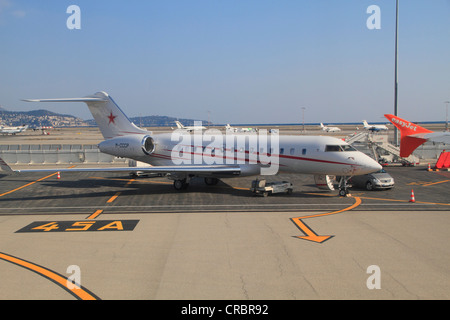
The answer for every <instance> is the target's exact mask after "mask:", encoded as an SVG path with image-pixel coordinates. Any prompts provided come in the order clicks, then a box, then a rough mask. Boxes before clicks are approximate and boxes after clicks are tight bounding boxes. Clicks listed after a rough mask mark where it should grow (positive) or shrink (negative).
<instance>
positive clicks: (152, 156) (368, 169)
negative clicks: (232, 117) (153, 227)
mask: <svg viewBox="0 0 450 320" xmlns="http://www.w3.org/2000/svg"><path fill="white" fill-rule="evenodd" d="M25 101H29V102H84V103H86V104H87V106H88V107H89V109H90V111H91V113H92V115H93V117H94V119H95V121H96V122H97V124H98V126H99V129H100V131H101V133H102V135H103V137H104V139H105V140H104V141H103V142H101V143H100V144H99V145H98V146H99V149H100V151H101V152H104V153H107V154H110V155H113V156H117V157H125V158H130V159H133V160H136V161H139V162H144V163H148V164H150V165H151V166H150V167H133V168H129V167H126V168H91V169H88V168H74V169H33V170H16V171H13V170H11V168H10V167H9V166H8V165H7V164H6V163H5V162H4V161H3V160H1V159H0V166H1V168H2V169H3V170H4V171H7V173H13V172H19V173H20V172H21V173H26V172H44V171H47V172H49V171H50V172H55V171H59V172H89V171H91V172H97V171H102V172H131V171H141V172H144V173H160V174H164V175H166V176H167V177H168V178H170V179H172V180H173V181H174V187H175V189H177V190H181V189H185V188H186V187H187V186H188V185H189V181H190V179H191V178H193V177H202V178H204V179H205V182H206V184H208V185H213V184H216V183H217V182H218V179H219V178H230V177H244V176H255V175H266V174H276V173H278V172H288V173H301V174H312V175H316V176H324V175H336V176H341V177H342V178H341V180H340V186H339V194H340V195H345V194H346V193H347V181H348V179H349V178H350V177H351V176H354V175H363V174H367V173H372V172H376V171H379V170H380V169H381V165H380V164H378V163H377V162H376V161H375V160H373V159H372V158H370V157H368V156H367V155H365V154H364V153H362V152H359V151H357V150H356V149H354V148H353V147H352V146H350V145H349V144H347V143H346V142H344V141H342V140H341V139H337V138H333V137H322V136H279V135H278V134H275V135H273V134H271V135H270V137H269V135H263V134H262V133H263V132H261V131H260V133H259V134H258V135H257V134H256V133H251V134H227V135H226V136H225V139H222V140H220V139H218V137H220V136H219V135H218V133H220V131H219V130H216V131H214V130H211V132H210V130H207V131H206V132H204V133H203V132H200V133H198V134H190V133H186V132H185V131H184V130H175V131H174V132H172V133H160V134H152V133H151V132H149V131H147V130H144V129H141V128H138V127H137V126H136V125H134V124H133V123H132V122H131V121H130V120H129V119H128V117H127V116H126V115H125V114H124V113H123V112H122V110H121V109H120V108H119V107H118V106H117V105H116V103H115V102H114V100H113V99H112V98H111V97H110V96H109V95H108V94H107V93H105V92H98V93H96V94H94V95H91V96H87V97H84V98H70V99H40V100H25ZM191 136H194V137H193V139H191ZM242 137H244V138H245V139H244V142H242V139H243V138H242ZM269 138H270V139H269ZM239 141H240V142H239ZM272 169H276V170H272Z"/></svg>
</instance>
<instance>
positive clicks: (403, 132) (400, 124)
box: [384, 114, 450, 158]
mask: <svg viewBox="0 0 450 320" xmlns="http://www.w3.org/2000/svg"><path fill="white" fill-rule="evenodd" d="M384 116H385V117H386V118H387V119H388V120H389V121H390V122H392V124H393V125H394V126H396V127H397V129H399V130H400V157H405V158H406V157H409V156H410V155H411V153H413V151H414V150H416V149H417V148H418V147H419V146H420V145H422V144H423V143H425V142H427V141H433V142H441V143H449V144H450V132H433V131H430V130H428V129H425V128H423V127H421V126H419V125H418V124H415V123H412V122H410V121H408V120H404V119H402V118H399V117H397V116H394V115H392V114H385V115H384Z"/></svg>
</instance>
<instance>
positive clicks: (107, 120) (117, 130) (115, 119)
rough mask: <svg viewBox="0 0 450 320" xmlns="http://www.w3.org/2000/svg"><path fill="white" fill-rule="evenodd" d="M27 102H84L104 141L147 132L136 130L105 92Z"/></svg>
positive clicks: (29, 100)
mask: <svg viewBox="0 0 450 320" xmlns="http://www.w3.org/2000/svg"><path fill="white" fill-rule="evenodd" d="M24 101H27V102H84V103H86V104H87V106H88V107H89V110H90V111H91V113H92V115H93V117H94V119H95V121H96V122H97V125H98V127H99V129H100V131H101V133H102V135H103V137H104V138H105V139H111V138H114V137H117V136H123V135H129V134H145V133H148V131H147V130H144V129H141V128H138V127H137V126H136V125H135V124H134V123H133V122H131V121H130V119H128V117H127V116H126V115H125V113H124V112H123V111H122V110H121V109H120V108H119V106H118V105H117V104H116V103H115V102H114V100H113V99H112V98H111V97H110V96H109V95H108V94H107V93H106V92H97V93H96V94H94V95H92V96H87V97H84V98H68V99H27V100H24Z"/></svg>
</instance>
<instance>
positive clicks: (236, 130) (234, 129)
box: [225, 124, 257, 132]
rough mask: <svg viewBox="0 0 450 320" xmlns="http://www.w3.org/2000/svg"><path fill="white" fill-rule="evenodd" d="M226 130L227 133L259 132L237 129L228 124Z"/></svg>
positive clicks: (252, 129) (249, 129)
mask: <svg viewBox="0 0 450 320" xmlns="http://www.w3.org/2000/svg"><path fill="white" fill-rule="evenodd" d="M225 130H226V131H227V132H256V131H257V130H256V129H254V128H236V127H232V126H230V124H227V125H226V126H225Z"/></svg>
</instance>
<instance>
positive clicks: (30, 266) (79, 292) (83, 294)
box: [0, 252, 100, 300]
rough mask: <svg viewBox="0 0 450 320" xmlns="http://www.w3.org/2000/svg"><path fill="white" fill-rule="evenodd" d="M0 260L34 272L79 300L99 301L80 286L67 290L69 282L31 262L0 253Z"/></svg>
mask: <svg viewBox="0 0 450 320" xmlns="http://www.w3.org/2000/svg"><path fill="white" fill-rule="evenodd" d="M0 259H2V260H4V261H7V262H10V263H13V264H15V265H18V266H20V267H22V268H25V269H27V270H30V271H33V272H36V273H37V274H39V275H40V276H42V277H44V278H46V279H48V280H51V281H53V282H54V283H56V284H57V285H59V286H60V287H62V288H63V289H64V290H66V291H67V292H69V293H70V294H72V295H73V296H75V297H76V298H77V299H79V300H100V299H99V298H98V297H97V296H96V295H95V294H93V293H91V292H90V291H89V290H87V289H85V288H83V287H82V286H80V287H78V286H74V287H75V288H73V289H72V288H69V286H68V285H67V284H68V282H69V283H70V280H69V279H68V278H66V277H64V276H62V275H60V274H58V273H56V272H54V271H52V270H49V269H47V268H44V267H41V266H39V265H37V264H34V263H32V262H29V261H25V260H22V259H19V258H16V257H13V256H10V255H8V254H5V253H1V252H0Z"/></svg>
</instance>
